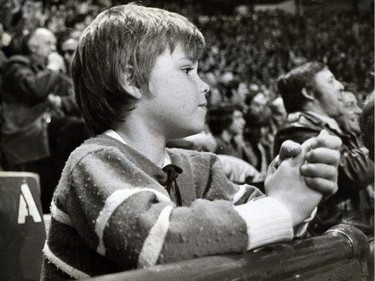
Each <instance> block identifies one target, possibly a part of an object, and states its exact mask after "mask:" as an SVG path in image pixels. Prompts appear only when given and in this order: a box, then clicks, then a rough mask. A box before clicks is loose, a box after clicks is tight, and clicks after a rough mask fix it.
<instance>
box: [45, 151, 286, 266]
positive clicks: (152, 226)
mask: <svg viewBox="0 0 375 281" xmlns="http://www.w3.org/2000/svg"><path fill="white" fill-rule="evenodd" d="M69 181H70V185H69V189H68V190H67V195H66V196H65V198H66V199H65V202H59V203H58V204H56V205H55V211H54V212H53V213H52V216H53V218H54V219H55V220H57V221H59V222H64V221H65V222H68V223H67V224H69V225H72V226H74V227H75V228H76V230H77V231H78V233H79V234H80V236H81V237H82V238H83V240H85V243H87V244H88V245H89V247H90V248H91V249H93V250H95V251H96V252H97V253H99V254H100V255H102V256H105V257H106V258H108V259H110V260H112V261H113V262H115V263H116V264H118V266H119V267H120V268H124V269H126V268H129V265H132V267H138V268H144V267H149V266H153V265H155V264H159V263H168V262H173V261H178V260H186V259H192V258H196V257H200V256H208V255H215V254H225V253H240V252H244V251H246V250H249V249H252V248H255V247H259V246H262V245H264V244H266V243H272V242H278V241H284V240H290V239H292V233H293V232H292V225H291V220H290V218H289V214H288V213H287V212H286V210H285V208H284V207H283V206H282V205H281V204H280V203H277V202H275V201H273V200H271V199H268V198H259V196H258V197H257V198H258V199H257V200H255V198H250V197H249V196H247V197H248V198H250V199H249V200H248V202H246V203H244V204H240V205H238V206H235V203H236V202H234V201H237V203H238V202H239V201H241V198H242V197H243V196H244V195H245V194H246V192H247V190H248V189H249V188H250V187H249V186H244V187H243V188H235V186H234V187H233V191H236V194H233V196H232V200H223V199H217V200H207V199H197V200H195V201H194V202H193V203H192V204H191V205H190V206H189V207H176V206H175V204H174V203H173V202H172V201H171V200H170V198H169V196H168V193H167V192H166V191H165V189H164V188H163V187H162V186H161V185H160V184H158V182H156V181H155V180H154V179H153V178H151V177H149V176H148V175H147V174H145V173H144V172H143V171H142V170H140V169H139V168H137V167H135V166H134V165H133V164H132V163H129V162H127V161H126V159H125V158H121V154H116V153H114V152H113V150H111V149H105V150H101V151H97V152H95V153H90V154H88V155H87V156H85V157H84V158H83V159H81V160H80V161H79V162H78V164H76V165H75V166H74V168H73V170H71V172H70V179H69ZM250 189H252V188H250ZM59 208H62V210H57V209H59ZM64 213H66V217H65V218H64V219H62V218H58V214H64Z"/></svg>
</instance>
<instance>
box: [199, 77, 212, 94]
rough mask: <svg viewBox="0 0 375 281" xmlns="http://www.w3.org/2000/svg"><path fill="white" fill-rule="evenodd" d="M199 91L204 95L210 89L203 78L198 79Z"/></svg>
mask: <svg viewBox="0 0 375 281" xmlns="http://www.w3.org/2000/svg"><path fill="white" fill-rule="evenodd" d="M200 83H201V85H200V92H201V93H202V94H204V95H206V94H207V93H208V92H209V91H210V86H209V85H208V84H207V83H206V82H204V81H203V80H200Z"/></svg>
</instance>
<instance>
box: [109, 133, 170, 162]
mask: <svg viewBox="0 0 375 281" xmlns="http://www.w3.org/2000/svg"><path fill="white" fill-rule="evenodd" d="M115 131H116V133H118V134H119V135H120V136H121V138H122V139H123V140H124V141H125V142H126V144H127V145H129V146H130V147H132V148H133V149H135V150H136V151H138V152H139V153H141V154H142V155H144V156H145V157H147V158H148V159H149V160H151V161H152V162H153V163H155V165H157V166H158V167H163V165H164V160H165V153H166V151H165V148H166V140H165V138H163V137H161V136H158V135H156V134H152V133H150V131H148V130H142V129H141V128H140V126H136V127H133V128H132V126H123V127H122V128H118V129H116V130H115Z"/></svg>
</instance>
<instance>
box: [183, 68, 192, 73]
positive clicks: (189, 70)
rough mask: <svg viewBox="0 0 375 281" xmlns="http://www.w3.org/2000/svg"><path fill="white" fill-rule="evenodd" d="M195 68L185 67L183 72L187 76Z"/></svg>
mask: <svg viewBox="0 0 375 281" xmlns="http://www.w3.org/2000/svg"><path fill="white" fill-rule="evenodd" d="M193 69H194V68H192V67H185V68H183V69H182V71H183V72H185V73H186V74H189V73H190V72H191V71H192V70H193Z"/></svg>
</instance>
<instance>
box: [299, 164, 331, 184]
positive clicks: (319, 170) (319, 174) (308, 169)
mask: <svg viewBox="0 0 375 281" xmlns="http://www.w3.org/2000/svg"><path fill="white" fill-rule="evenodd" d="M337 174H338V172H337V169H336V168H335V167H333V166H331V165H326V164H304V165H303V166H302V167H301V175H302V176H304V177H311V178H323V179H327V180H330V181H336V179H337Z"/></svg>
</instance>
